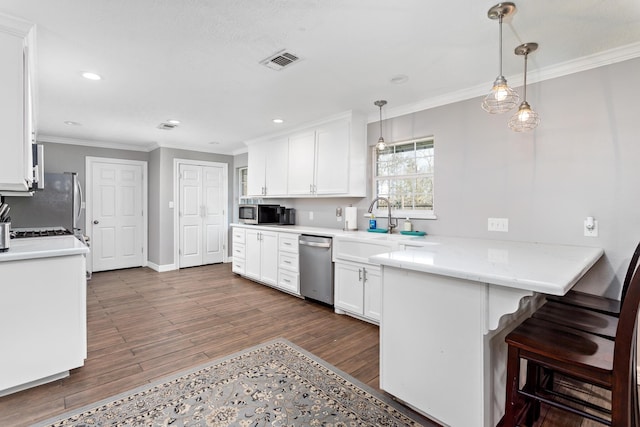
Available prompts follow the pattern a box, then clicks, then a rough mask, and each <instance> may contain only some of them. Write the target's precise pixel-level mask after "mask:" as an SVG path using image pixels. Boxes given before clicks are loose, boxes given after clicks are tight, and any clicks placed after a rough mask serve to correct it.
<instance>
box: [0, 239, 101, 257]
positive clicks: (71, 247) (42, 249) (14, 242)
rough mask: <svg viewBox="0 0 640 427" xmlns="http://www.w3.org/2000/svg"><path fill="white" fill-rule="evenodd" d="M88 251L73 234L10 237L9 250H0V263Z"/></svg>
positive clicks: (85, 252) (86, 252)
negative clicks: (21, 237)
mask: <svg viewBox="0 0 640 427" xmlns="http://www.w3.org/2000/svg"><path fill="white" fill-rule="evenodd" d="M88 253H89V248H88V247H87V246H85V245H84V244H83V243H82V242H81V241H80V240H78V239H77V238H75V237H74V236H49V237H29V238H23V239H11V242H10V247H9V250H8V251H7V252H0V263H1V262H6V261H19V260H25V259H35V258H49V257H58V256H69V255H78V254H88Z"/></svg>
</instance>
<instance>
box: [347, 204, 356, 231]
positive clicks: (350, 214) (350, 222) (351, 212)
mask: <svg viewBox="0 0 640 427" xmlns="http://www.w3.org/2000/svg"><path fill="white" fill-rule="evenodd" d="M344 228H345V229H346V230H357V229H358V208H356V207H355V206H347V207H346V208H344Z"/></svg>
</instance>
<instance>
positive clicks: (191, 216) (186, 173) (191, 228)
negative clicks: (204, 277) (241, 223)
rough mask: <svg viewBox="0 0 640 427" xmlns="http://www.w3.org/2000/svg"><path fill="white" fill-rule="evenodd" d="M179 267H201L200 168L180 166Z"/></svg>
mask: <svg viewBox="0 0 640 427" xmlns="http://www.w3.org/2000/svg"><path fill="white" fill-rule="evenodd" d="M179 173H180V202H179V203H180V204H179V206H180V211H179V213H178V215H179V218H180V225H179V227H180V243H179V244H180V267H193V266H195V265H202V259H203V258H202V166H197V165H185V164H181V165H180V171H179Z"/></svg>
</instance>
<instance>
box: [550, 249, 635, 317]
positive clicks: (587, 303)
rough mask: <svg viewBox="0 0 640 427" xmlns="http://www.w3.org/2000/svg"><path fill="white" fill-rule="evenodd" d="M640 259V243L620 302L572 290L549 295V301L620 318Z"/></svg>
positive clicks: (628, 272)
mask: <svg viewBox="0 0 640 427" xmlns="http://www.w3.org/2000/svg"><path fill="white" fill-rule="evenodd" d="M639 258H640V243H638V246H636V250H635V251H634V252H633V255H632V256H631V261H630V262H629V267H628V268H627V274H626V276H625V278H624V282H623V283H622V293H621V295H620V301H618V300H615V299H611V298H605V297H603V296H599V295H591V294H587V293H584V292H580V291H574V290H570V291H569V292H567V293H566V294H565V295H563V296H556V295H549V296H547V300H548V301H554V302H557V303H560V304H566V305H572V306H575V307H582V308H585V309H587V310H592V311H597V312H600V313H605V314H609V315H612V316H616V317H618V316H619V315H620V308H621V307H622V302H623V301H624V298H625V296H626V294H627V289H628V288H629V282H630V281H631V276H633V272H634V271H635V270H636V265H637V264H638V259H639Z"/></svg>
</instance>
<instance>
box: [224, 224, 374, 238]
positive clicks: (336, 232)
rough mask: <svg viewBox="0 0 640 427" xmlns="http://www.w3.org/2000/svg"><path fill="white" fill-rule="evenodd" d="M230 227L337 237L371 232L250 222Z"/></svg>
mask: <svg viewBox="0 0 640 427" xmlns="http://www.w3.org/2000/svg"><path fill="white" fill-rule="evenodd" d="M231 227H243V228H249V229H255V230H263V231H278V232H284V233H295V234H313V235H316V236H327V237H338V236H359V235H365V234H372V233H369V232H367V231H357V230H356V231H345V230H340V229H338V228H324V227H306V226H303V225H268V224H263V225H252V224H231Z"/></svg>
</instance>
